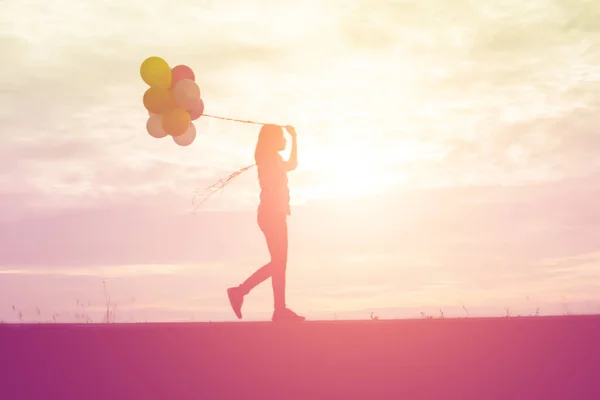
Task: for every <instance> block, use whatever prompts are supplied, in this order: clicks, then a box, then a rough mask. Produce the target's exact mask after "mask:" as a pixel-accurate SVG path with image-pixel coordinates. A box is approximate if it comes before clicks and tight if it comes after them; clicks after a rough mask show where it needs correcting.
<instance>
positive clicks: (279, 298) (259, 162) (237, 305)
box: [227, 125, 305, 322]
mask: <svg viewBox="0 0 600 400" xmlns="http://www.w3.org/2000/svg"><path fill="white" fill-rule="evenodd" d="M285 130H286V131H287V132H288V133H289V134H290V136H291V137H292V150H291V154H290V158H289V160H288V161H284V160H283V158H282V157H281V156H280V155H279V152H280V151H283V150H284V149H285V145H286V140H285V138H284V136H283V129H282V128H281V126H278V125H263V127H262V128H261V130H260V132H259V134H258V142H257V143H256V150H255V151H254V160H255V162H256V166H257V167H258V180H259V183H260V190H261V191H260V204H259V206H258V218H257V219H258V226H259V227H260V229H261V230H262V232H263V234H264V235H265V239H266V240H267V246H268V248H269V253H270V255H271V261H270V262H269V263H268V264H266V265H264V266H262V267H261V268H259V269H258V270H257V271H256V272H254V273H253V274H252V275H251V276H250V277H249V278H248V279H246V281H244V283H242V284H241V285H239V286H236V287H232V288H229V289H227V295H228V297H229V302H230V303H231V307H232V308H233V311H234V312H235V315H236V316H237V317H238V318H240V319H241V318H242V304H243V302H244V296H245V295H247V294H248V293H250V291H251V290H252V289H253V288H254V287H255V286H257V285H258V284H260V283H261V282H263V281H265V280H266V279H267V278H271V281H272V284H273V299H274V305H275V310H274V312H273V317H272V321H273V322H280V321H304V319H305V318H304V317H301V316H299V315H297V314H296V313H295V312H293V311H292V310H290V309H289V308H287V306H286V304H285V271H286V266H287V253H288V232H287V217H288V215H290V194H289V188H288V180H287V173H288V171H293V170H294V169H296V167H297V166H298V153H297V147H296V130H295V129H294V128H293V127H292V126H286V127H285Z"/></svg>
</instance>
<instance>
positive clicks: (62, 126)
mask: <svg viewBox="0 0 600 400" xmlns="http://www.w3.org/2000/svg"><path fill="white" fill-rule="evenodd" d="M599 19H600V3H599V2H597V1H593V0H590V1H584V0H553V1H551V0H532V1H529V2H527V3H524V2H520V1H510V0H490V1H487V2H475V1H467V0H420V1H409V0H406V1H392V0H362V1H359V0H346V1H343V2H342V1H341V0H318V1H317V0H302V1H291V0H290V1H275V0H252V1H241V0H237V1H233V0H219V1H211V0H194V1H190V0H182V1H178V2H176V3H174V2H172V1H166V0H164V1H163V0H144V1H141V0H119V1H118V2H117V1H103V2H99V1H92V0H81V1H78V2H72V1H69V2H67V1H66V0H54V1H53V2H47V1H41V0H4V1H2V2H0V46H1V49H2V54H3V57H2V58H3V61H2V62H1V63H0V320H2V321H6V322H13V321H18V320H23V321H25V322H49V321H57V322H73V321H82V320H85V319H86V318H88V317H89V318H91V319H92V320H93V321H99V320H101V319H102V316H103V313H104V312H105V310H106V308H107V305H106V302H107V301H106V299H107V298H108V297H110V306H109V308H111V309H112V310H113V311H114V312H115V314H114V317H115V320H116V321H119V322H127V321H137V322H143V321H231V320H234V319H235V316H234V315H233V312H232V311H231V310H230V308H229V304H228V302H227V298H226V295H225V289H226V288H227V287H229V286H234V285H237V284H239V283H241V282H242V281H243V280H244V279H245V278H246V277H247V276H248V275H249V274H250V273H252V272H253V271H254V270H255V269H256V268H258V267H260V266H261V265H263V264H264V263H266V262H267V261H268V252H267V249H266V245H265V243H264V238H263V236H262V233H261V232H260V230H259V228H258V226H257V224H256V207H257V204H258V194H259V191H258V183H257V177H256V170H254V169H252V170H250V171H248V172H246V173H245V174H243V175H241V176H240V177H239V178H237V179H236V180H235V181H234V182H233V183H232V184H231V185H229V186H228V187H227V188H226V190H225V191H224V192H223V193H222V194H220V195H218V196H215V197H213V198H212V199H211V200H210V201H208V202H207V203H205V204H204V205H203V206H202V207H201V208H199V209H198V210H196V211H195V212H194V206H193V204H192V201H193V198H194V193H195V191H196V190H199V189H202V188H204V187H206V186H208V185H210V184H212V183H214V182H215V181H217V180H218V179H220V178H222V177H224V176H227V175H229V174H230V173H232V172H234V171H235V170H237V169H239V168H242V167H245V166H247V165H250V164H252V163H253V151H254V144H255V141H256V138H257V133H258V130H259V128H260V126H259V125H250V124H240V123H236V122H230V121H222V120H216V119H210V118H207V117H201V118H200V119H199V120H197V121H195V123H196V128H197V132H198V136H197V138H196V140H195V142H194V143H193V144H192V145H191V146H189V147H180V146H177V145H176V144H175V143H173V141H172V139H170V138H169V137H167V138H163V139H154V138H152V137H151V136H150V135H149V134H148V133H147V132H146V129H145V124H146V120H147V118H148V113H147V112H146V110H145V109H144V107H143V104H142V96H143V93H144V91H145V90H146V88H147V86H146V84H145V83H144V82H143V81H142V79H141V77H140V73H139V67H140V65H141V63H142V61H143V60H144V59H145V58H147V57H150V56H159V57H162V58H164V59H165V60H166V61H167V62H168V63H169V65H171V66H175V65H178V64H185V65H188V66H190V67H191V68H192V69H193V71H194V73H195V76H196V82H197V83H198V85H199V87H200V90H201V93H202V98H203V100H204V103H205V106H206V108H205V112H206V113H207V114H210V115H217V116H223V117H230V118H238V119H249V120H254V121H260V122H272V123H277V124H290V125H293V126H295V127H296V129H297V131H298V147H299V149H298V150H299V151H298V153H299V154H298V156H299V168H298V169H297V170H296V171H294V172H292V173H290V175H289V181H290V190H291V197H292V216H291V217H290V219H289V221H288V225H289V231H290V233H289V235H290V253H289V262H288V305H289V306H290V307H291V308H293V309H294V310H296V311H297V312H298V313H300V314H303V315H306V316H307V317H308V318H311V319H334V318H339V319H344V318H358V319H364V318H369V316H370V313H371V312H373V313H375V314H374V315H377V316H379V317H380V318H412V317H415V318H418V317H422V316H423V315H432V316H439V315H441V313H444V315H445V316H460V317H464V316H476V315H482V316H503V315H506V314H509V315H529V314H535V313H540V314H559V315H562V314H566V313H599V312H600V290H598V287H599V285H600V207H599V206H598V204H599V201H600V157H599V156H598V154H599V153H600V131H599V127H600V113H599V111H600V25H598V23H597V21H598V20H599ZM284 155H285V153H284ZM105 289H106V290H105ZM271 313H272V294H271V287H270V285H269V284H268V283H267V284H263V285H262V286H260V287H258V288H257V289H256V291H255V292H253V293H252V294H250V295H249V296H248V297H247V299H246V300H245V303H244V315H245V317H246V318H247V319H250V320H266V319H269V318H270V316H271Z"/></svg>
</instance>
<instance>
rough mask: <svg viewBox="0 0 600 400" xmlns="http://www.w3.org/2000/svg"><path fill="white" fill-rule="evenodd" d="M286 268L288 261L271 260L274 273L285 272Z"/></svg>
mask: <svg viewBox="0 0 600 400" xmlns="http://www.w3.org/2000/svg"><path fill="white" fill-rule="evenodd" d="M286 267H287V260H285V259H274V260H271V269H272V272H278V271H285V269H286Z"/></svg>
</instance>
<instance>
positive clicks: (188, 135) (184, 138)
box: [173, 124, 196, 147]
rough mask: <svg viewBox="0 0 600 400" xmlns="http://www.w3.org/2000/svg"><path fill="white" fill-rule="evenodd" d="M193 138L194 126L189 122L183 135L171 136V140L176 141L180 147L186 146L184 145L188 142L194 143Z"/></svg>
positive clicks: (194, 137)
mask: <svg viewBox="0 0 600 400" xmlns="http://www.w3.org/2000/svg"><path fill="white" fill-rule="evenodd" d="M195 139H196V127H195V126H194V124H190V126H189V127H188V129H187V131H186V132H185V133H184V134H183V135H179V136H173V140H174V141H175V143H177V144H178V145H180V146H182V147H186V146H189V145H190V144H192V143H194V140H195Z"/></svg>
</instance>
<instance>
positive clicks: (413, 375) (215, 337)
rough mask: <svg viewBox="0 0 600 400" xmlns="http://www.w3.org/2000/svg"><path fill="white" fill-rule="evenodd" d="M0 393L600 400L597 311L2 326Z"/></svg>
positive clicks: (84, 397)
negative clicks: (557, 314) (485, 316)
mask: <svg viewBox="0 0 600 400" xmlns="http://www.w3.org/2000/svg"><path fill="white" fill-rule="evenodd" d="M0 366H1V367H0V368H1V371H0V372H1V375H0V383H1V384H0V399H2V400H13V399H14V400H17V399H44V400H50V399H60V400H71V399H77V400H93V399H112V400H117V399H139V400H153V399H170V400H178V399H283V400H285V399H306V400H310V399H384V398H385V399H436V400H442V399H461V400H463V399H478V400H479V399H480V400H487V399H505V400H513V399H514V400H520V399H523V400H529V399H544V400H548V399H574V400H575V399H577V400H579V399H600V316H566V317H526V318H520V317H513V318H490V319H474V318H469V319H444V320H439V319H438V320H436V319H434V320H391V321H386V320H380V321H318V322H305V323H302V324H295V325H275V324H272V323H268V322H247V323H178V324H173V323H169V324H166V323H165V324H105V325H100V324H89V325H66V324H48V325H6V324H5V325H0Z"/></svg>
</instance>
